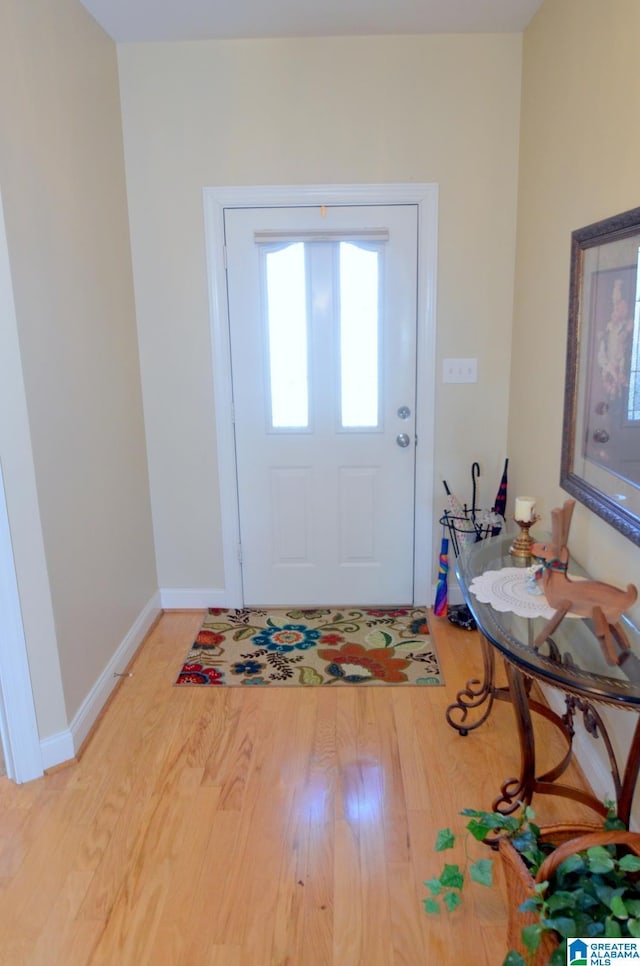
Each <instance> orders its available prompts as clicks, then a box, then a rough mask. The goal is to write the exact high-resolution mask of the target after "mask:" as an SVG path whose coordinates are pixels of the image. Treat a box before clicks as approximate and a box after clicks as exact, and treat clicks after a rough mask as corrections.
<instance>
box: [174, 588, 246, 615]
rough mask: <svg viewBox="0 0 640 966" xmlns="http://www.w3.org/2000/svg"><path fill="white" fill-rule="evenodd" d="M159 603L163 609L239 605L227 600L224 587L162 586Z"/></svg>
mask: <svg viewBox="0 0 640 966" xmlns="http://www.w3.org/2000/svg"><path fill="white" fill-rule="evenodd" d="M160 605H161V607H162V609H163V610H206V608H207V607H224V608H232V607H240V604H237V603H233V602H229V594H228V592H227V591H226V590H225V589H224V588H220V587H217V588H213V587H195V588H191V589H189V588H184V589H182V588H177V589H175V590H174V589H172V588H170V587H169V588H164V589H161V590H160Z"/></svg>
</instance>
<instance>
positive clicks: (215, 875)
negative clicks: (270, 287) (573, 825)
mask: <svg viewBox="0 0 640 966" xmlns="http://www.w3.org/2000/svg"><path fill="white" fill-rule="evenodd" d="M201 616H202V615H201V614H200V613H199V612H189V613H184V612H182V613H178V612H173V613H172V612H169V613H166V614H164V615H163V616H162V618H161V619H160V622H159V623H158V624H157V626H156V627H155V629H154V630H153V631H152V632H151V634H150V635H149V637H148V639H147V640H146V642H145V643H144V645H143V646H142V648H141V649H140V651H139V653H138V655H137V656H136V658H135V660H134V662H133V664H132V666H131V668H130V670H132V671H133V672H134V673H133V677H130V678H124V679H123V681H122V684H121V685H120V687H119V689H118V691H117V693H116V694H115V696H114V698H113V700H112V701H111V702H110V704H109V706H108V708H107V710H106V712H105V713H104V715H103V716H102V718H101V720H100V721H99V723H98V724H97V726H96V728H95V730H94V733H93V735H92V736H91V738H90V740H89V741H88V742H87V744H86V747H85V748H84V749H83V751H82V754H81V756H80V758H79V760H78V762H77V763H73V764H71V765H69V766H68V767H66V768H63V769H60V770H58V771H57V772H55V773H54V774H51V775H47V776H45V777H44V778H43V779H40V780H38V781H35V782H31V783H29V784H28V785H24V786H21V787H20V786H15V785H13V784H12V783H10V782H9V781H8V780H7V779H6V778H2V779H0V963H2V964H3V966H13V964H20V966H26V964H29V966H85V964H92V966H98V964H100V966H134V964H135V966H138V964H140V966H143V964H153V966H165V964H166V966H204V964H208V966H214V964H215V966H275V964H277V966H284V964H289V966H365V964H366V966H419V964H434V966H439V964H444V966H447V964H458V963H465V964H466V963H473V964H474V966H499V964H500V963H501V962H502V958H503V956H504V953H505V939H504V936H505V922H506V913H505V906H504V900H503V894H502V888H501V880H500V875H499V874H498V876H497V878H498V883H499V888H497V889H484V888H483V887H481V886H471V887H470V888H469V889H468V890H467V893H466V899H465V902H464V904H463V906H462V907H461V908H460V909H458V910H457V911H456V912H455V913H454V914H452V915H448V916H446V915H445V916H441V917H439V918H432V917H427V916H426V914H425V913H424V912H423V909H422V900H423V898H424V897H425V895H426V890H425V888H424V886H423V881H424V879H426V878H427V877H429V876H431V875H433V874H435V873H436V872H437V871H438V870H439V869H440V867H441V864H442V861H443V857H442V856H438V855H436V854H435V853H434V851H433V844H434V841H435V835H436V831H437V830H438V829H439V828H441V827H443V826H446V825H452V826H455V827H460V828H462V824H463V821H464V820H463V819H462V818H460V817H459V816H458V812H459V810H460V809H461V808H463V807H466V806H473V807H479V808H484V807H489V806H490V804H491V802H492V800H493V798H494V797H495V795H496V792H497V790H498V788H499V786H500V783H501V782H502V780H503V779H504V778H506V777H507V776H512V775H515V774H516V773H517V749H516V748H515V747H514V746H513V742H514V740H515V735H514V734H513V722H512V712H511V709H510V708H509V706H507V705H506V704H503V703H499V704H498V705H496V708H495V711H494V713H493V715H492V717H491V719H490V720H489V722H487V723H486V724H485V725H484V726H483V727H482V728H481V729H480V730H478V731H477V732H475V733H472V734H471V735H469V736H468V737H466V738H461V737H460V736H459V735H458V734H456V733H455V732H454V731H452V730H451V729H450V728H449V727H448V725H447V724H446V722H445V718H444V712H445V709H446V707H447V705H448V704H450V703H451V701H452V699H453V697H454V696H455V694H456V692H457V691H458V690H459V689H460V687H462V686H463V685H464V684H465V683H466V681H467V680H468V679H469V678H470V677H472V676H474V675H475V674H477V673H478V669H479V662H478V658H479V653H478V645H477V640H476V635H475V634H474V633H469V632H468V631H463V630H459V629H457V628H454V627H452V625H451V624H449V622H448V621H446V620H437V619H435V618H434V619H433V621H432V623H433V631H434V638H435V641H436V645H437V648H438V651H439V655H440V659H441V663H442V668H443V671H444V675H445V678H446V686H445V687H440V688H413V687H392V686H391V687H384V686H383V687H370V688H360V689H359V688H357V687H345V686H342V685H338V686H335V687H329V688H324V689H321V688H295V687H291V688H265V689H262V688H227V689H224V688H220V689H218V688H215V687H213V688H175V687H173V682H174V680H175V676H176V674H177V672H178V670H179V667H180V666H181V661H182V658H183V657H184V655H185V654H186V652H187V650H188V648H189V645H190V644H191V641H192V640H193V637H194V635H195V633H196V631H197V629H198V627H199V626H200V621H201ZM541 728H549V726H548V725H547V724H546V723H543V724H542V725H541ZM541 739H542V743H543V744H544V746H545V749H546V751H548V752H549V754H550V756H551V757H550V760H551V759H552V758H553V749H554V745H555V742H554V740H553V736H552V735H551V733H550V731H549V732H544V733H543V734H542V735H541ZM556 747H557V746H556ZM573 777H574V780H575V781H576V782H578V781H579V780H580V779H579V776H577V775H576V773H574V776H573ZM534 804H535V806H536V808H537V813H538V816H539V817H540V819H541V820H554V819H558V818H562V819H569V820H570V819H571V818H573V817H576V818H579V817H582V818H584V817H586V818H587V819H588V820H593V818H594V816H593V813H589V812H588V811H587V810H584V809H581V807H580V806H577V805H575V804H570V803H568V802H566V801H562V800H556V799H552V798H542V797H540V798H538V799H537V801H536V802H535V803H534ZM477 849H478V850H480V854H487V855H491V853H490V852H489V851H488V850H487V849H486V847H485V846H482V845H477Z"/></svg>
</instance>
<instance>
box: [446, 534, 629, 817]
mask: <svg viewBox="0 0 640 966" xmlns="http://www.w3.org/2000/svg"><path fill="white" fill-rule="evenodd" d="M511 543H512V539H511V538H510V537H507V536H498V537H492V538H490V539H487V540H484V541H482V542H479V543H474V544H467V545H466V546H465V547H464V548H463V549H462V551H461V553H460V556H459V557H458V559H457V562H456V576H457V578H458V583H459V584H460V588H461V590H462V593H463V596H464V599H465V603H466V604H467V606H468V607H469V609H470V611H471V613H472V614H473V616H474V618H475V621H476V624H477V626H478V630H479V631H480V640H481V646H482V657H483V680H476V679H474V680H471V681H469V682H468V683H467V686H466V688H464V689H463V690H461V691H460V692H459V693H458V695H457V697H456V701H455V702H454V703H453V704H452V705H450V706H449V708H448V709H447V713H446V714H447V721H448V722H449V724H450V725H451V727H453V728H455V729H456V730H457V731H458V732H459V733H460V734H461V735H467V734H469V732H470V731H473V730H474V729H475V728H477V727H479V726H480V725H481V724H483V722H485V721H486V720H487V718H488V716H489V714H490V713H491V710H492V707H493V703H494V701H495V700H507V701H510V702H511V703H512V705H513V709H514V712H515V718H516V726H517V731H518V737H519V742H520V757H521V761H520V775H519V777H518V778H509V779H506V780H505V781H504V782H503V784H502V787H501V790H500V795H499V797H498V798H497V799H496V800H495V802H494V805H493V807H494V809H495V810H496V811H499V812H503V813H505V814H509V813H510V812H512V811H515V809H517V807H518V803H519V802H520V801H523V802H525V803H526V804H528V803H530V802H531V799H532V798H533V795H534V793H537V794H552V795H562V796H564V797H567V798H569V799H573V800H574V801H579V802H582V803H583V804H585V805H588V806H589V807H590V808H592V809H594V810H595V811H597V812H599V813H600V814H601V815H604V814H605V812H606V809H605V807H604V805H603V803H602V802H600V801H599V800H598V799H597V798H595V796H593V795H592V794H591V793H590V792H587V791H585V790H583V789H580V788H576V787H573V786H571V785H568V784H564V783H562V782H560V781H559V779H560V778H561V777H562V775H563V774H564V772H565V771H566V769H567V768H568V766H569V764H570V762H571V759H572V756H573V747H572V746H573V737H574V720H575V718H576V716H577V715H581V716H582V720H583V723H584V726H585V728H586V730H587V732H588V733H589V734H590V735H592V736H593V737H594V738H601V739H602V740H603V742H604V747H605V748H606V751H607V755H608V758H609V762H610V765H611V773H612V776H613V785H614V793H615V798H616V803H617V811H618V815H619V817H620V818H621V819H622V820H623V821H624V822H625V823H626V824H627V825H628V823H629V817H630V813H631V806H632V802H633V796H634V791H635V787H636V782H637V778H638V771H639V770H640V715H638V721H637V722H636V726H635V730H634V733H633V738H632V742H631V745H630V748H629V751H628V754H627V757H626V761H625V762H618V760H617V759H616V754H615V752H614V749H613V746H612V743H611V740H610V738H609V735H608V733H607V729H606V727H605V723H604V721H603V720H602V717H601V715H600V713H599V711H598V707H597V706H598V705H602V704H604V705H610V706H612V707H615V708H617V709H626V710H629V711H635V712H636V713H637V712H640V631H638V629H637V628H636V627H635V626H634V625H633V624H632V623H631V622H630V621H629V620H627V619H626V618H623V625H624V630H625V633H626V636H627V638H628V640H629V643H630V649H629V650H622V649H620V654H619V664H611V663H609V661H608V660H607V657H606V656H605V654H604V653H603V650H602V648H601V646H600V641H599V640H598V638H597V636H596V634H595V633H594V630H593V625H592V622H591V621H590V620H585V619H581V618H577V617H572V616H569V615H568V616H567V617H565V618H564V620H562V622H561V623H560V625H559V626H558V627H557V628H556V629H555V630H554V631H553V633H552V635H551V637H550V638H549V639H548V640H546V641H545V642H544V643H542V644H541V645H540V646H539V647H537V648H536V647H534V646H533V642H534V641H535V640H536V638H537V636H538V634H539V633H540V632H541V630H542V629H543V627H544V625H545V623H546V621H547V619H548V616H550V614H546V615H545V614H544V613H540V611H541V610H544V608H545V607H547V606H548V605H547V604H546V600H545V598H544V596H543V595H537V596H536V595H535V594H530V593H529V589H530V588H529V587H526V586H525V585H526V584H527V583H528V580H529V577H530V574H531V570H530V568H529V567H528V566H527V564H529V563H531V565H533V564H535V560H532V561H525V565H524V566H523V565H522V564H520V566H518V559H517V558H514V557H513V556H512V555H511V554H510V553H509V548H510V546H511ZM569 575H570V577H575V578H577V579H580V577H583V578H584V577H585V576H586V575H585V573H584V571H583V570H582V569H581V568H580V566H579V565H577V564H576V563H575V562H574V561H572V560H571V561H570V565H569ZM480 598H482V599H480ZM496 654H498V655H501V656H502V658H503V659H504V663H505V669H506V674H507V682H508V683H507V686H506V687H496V685H495V656H496ZM533 681H537V682H540V683H543V684H546V685H550V686H551V687H554V688H557V689H559V690H560V691H561V692H563V693H564V696H565V712H564V714H563V715H559V714H556V713H555V712H554V711H553V710H552V709H551V708H549V707H548V706H547V705H546V704H544V703H543V702H542V701H538V700H535V698H534V697H533V696H532V693H531V686H532V682H533ZM532 712H533V713H535V714H539V715H542V716H543V717H544V718H546V719H547V720H548V721H550V722H551V723H552V724H553V725H554V726H555V727H556V728H557V729H558V730H559V732H560V733H561V735H562V737H563V739H564V741H565V742H566V753H565V755H564V757H563V758H562V760H561V761H560V762H558V763H557V765H556V766H555V767H553V768H552V769H551V770H549V771H547V772H545V773H544V774H540V775H539V774H538V773H537V769H536V749H535V734H534V729H533V723H532Z"/></svg>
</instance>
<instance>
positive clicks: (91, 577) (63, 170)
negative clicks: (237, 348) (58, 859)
mask: <svg viewBox="0 0 640 966" xmlns="http://www.w3.org/2000/svg"><path fill="white" fill-rule="evenodd" d="M0 131H1V136H0V189H1V191H2V198H3V202H4V210H5V218H6V232H7V240H8V250H9V259H10V268H11V278H12V283H13V293H14V297H15V327H14V328H15V330H16V331H17V340H15V341H14V342H12V343H11V351H12V353H13V355H12V361H13V362H14V363H15V365H17V366H20V364H21V367H22V371H21V372H20V373H19V374H18V373H17V372H16V373H15V375H14V378H13V380H12V382H11V383H8V382H7V381H4V382H3V383H2V387H1V388H0V394H1V395H0V398H1V399H2V406H3V408H4V407H7V411H8V412H15V413H16V415H17V419H18V423H17V426H18V427H19V428H20V427H21V428H22V431H21V432H19V433H18V432H16V430H15V427H14V431H13V433H10V432H9V431H8V430H7V431H5V432H4V434H3V435H2V436H0V445H2V446H3V451H2V452H1V453H0V456H1V458H2V462H3V469H4V470H5V475H6V486H7V503H8V509H9V517H10V522H11V525H12V534H13V539H14V549H15V556H16V564H17V571H18V580H19V586H20V593H21V600H22V607H23V611H24V616H25V625H26V631H27V634H26V636H27V647H28V653H29V661H30V665H31V672H32V678H33V682H34V692H35V694H34V696H35V701H36V709H37V714H38V723H39V729H40V736H41V738H43V737H46V736H47V735H49V734H51V733H53V732H56V731H59V730H60V729H61V728H66V727H67V725H68V723H69V721H70V719H71V718H72V717H73V715H74V714H75V713H76V712H77V710H78V708H79V706H80V705H81V704H82V702H83V701H84V700H85V698H86V697H87V694H88V692H89V691H90V689H91V688H92V687H93V686H94V684H95V682H96V680H97V678H98V677H99V675H100V674H101V672H102V671H103V670H104V669H105V666H106V665H107V664H108V662H109V660H110V659H111V658H112V656H113V654H114V652H115V651H116V649H117V646H118V645H119V644H120V643H121V642H122V640H123V638H124V637H125V635H126V634H127V632H128V631H129V630H130V628H131V627H132V625H133V623H134V622H135V620H136V619H137V618H138V616H139V615H140V613H141V611H142V609H143V608H144V607H145V606H146V605H147V604H148V603H149V601H150V599H151V597H152V595H153V594H154V593H155V591H156V588H157V580H156V573H155V563H154V549H153V539H152V531H151V519H150V507H149V496H148V477H147V470H146V458H145V440H144V431H143V420H142V408H141V397H140V382H139V364H138V351H137V340H136V329H135V313H134V301H133V288H132V278H131V265H130V247H129V236H128V222H127V209H126V193H125V184H124V166H123V153H122V131H121V119H120V107H119V87H118V75H117V60H116V51H115V46H114V44H113V43H112V41H111V40H109V39H108V38H107V37H106V35H105V34H104V33H103V32H102V31H101V30H100V29H99V28H98V27H97V25H96V24H95V22H94V21H93V20H92V19H91V18H90V17H89V15H88V14H87V13H86V11H85V10H84V8H83V7H82V6H81V5H80V4H79V3H78V2H77V0H58V2H56V3H55V4H53V3H50V2H48V0H29V2H28V3H25V2H23V0H5V2H3V4H2V6H1V8H0ZM10 334H11V333H9V335H10ZM14 334H15V333H14ZM4 344H9V336H8V335H7V337H6V340H5V343H4ZM21 393H23V395H22V398H20V394H21ZM25 398H26V409H25ZM23 417H24V420H23ZM20 420H23V422H20ZM27 420H28V425H27ZM29 436H30V440H29V438H28V437H29ZM30 466H31V467H32V470H33V473H34V482H35V490H33V491H32V489H31V488H30V486H29V485H28V484H29V483H30V480H29V476H28V470H29V467H30ZM25 474H26V475H25ZM38 513H39V517H40V522H41V533H39V534H34V532H33V526H34V523H35V521H36V520H37V515H38ZM28 525H29V526H30V527H31V530H28ZM38 545H40V549H43V551H44V557H45V561H46V571H45V567H44V562H43V565H42V566H40V559H39V557H38V553H37V551H38ZM47 577H48V583H49V588H48V590H50V595H48V594H47V593H45V594H44V596H42V592H43V588H45V589H47V588H46V587H45V585H46V578H47ZM39 592H40V594H41V596H40V600H41V601H42V606H40V603H39V598H38V593H39ZM49 600H50V602H51V608H49ZM56 652H57V653H56ZM60 680H61V682H62V688H63V692H64V718H65V720H62V718H63V714H62V709H61V700H60V691H59V684H60Z"/></svg>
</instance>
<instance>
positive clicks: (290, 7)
mask: <svg viewBox="0 0 640 966" xmlns="http://www.w3.org/2000/svg"><path fill="white" fill-rule="evenodd" d="M81 3H82V4H83V6H85V7H86V9H87V10H88V11H89V13H90V14H92V16H93V17H94V18H95V19H96V20H97V21H98V23H99V24H100V25H101V26H102V27H103V29H104V30H106V32H107V33H108V34H110V36H111V37H113V39H114V40H115V41H116V42H118V43H126V42H130V41H170V40H210V39H214V38H239V37H247V38H249V37H334V36H349V35H373V34H427V33H520V32H521V31H522V30H524V28H525V27H526V26H527V24H528V23H529V21H530V20H531V18H532V17H533V15H534V13H535V12H536V10H537V9H538V7H540V6H541V5H542V0H268V2H265V0H81Z"/></svg>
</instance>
